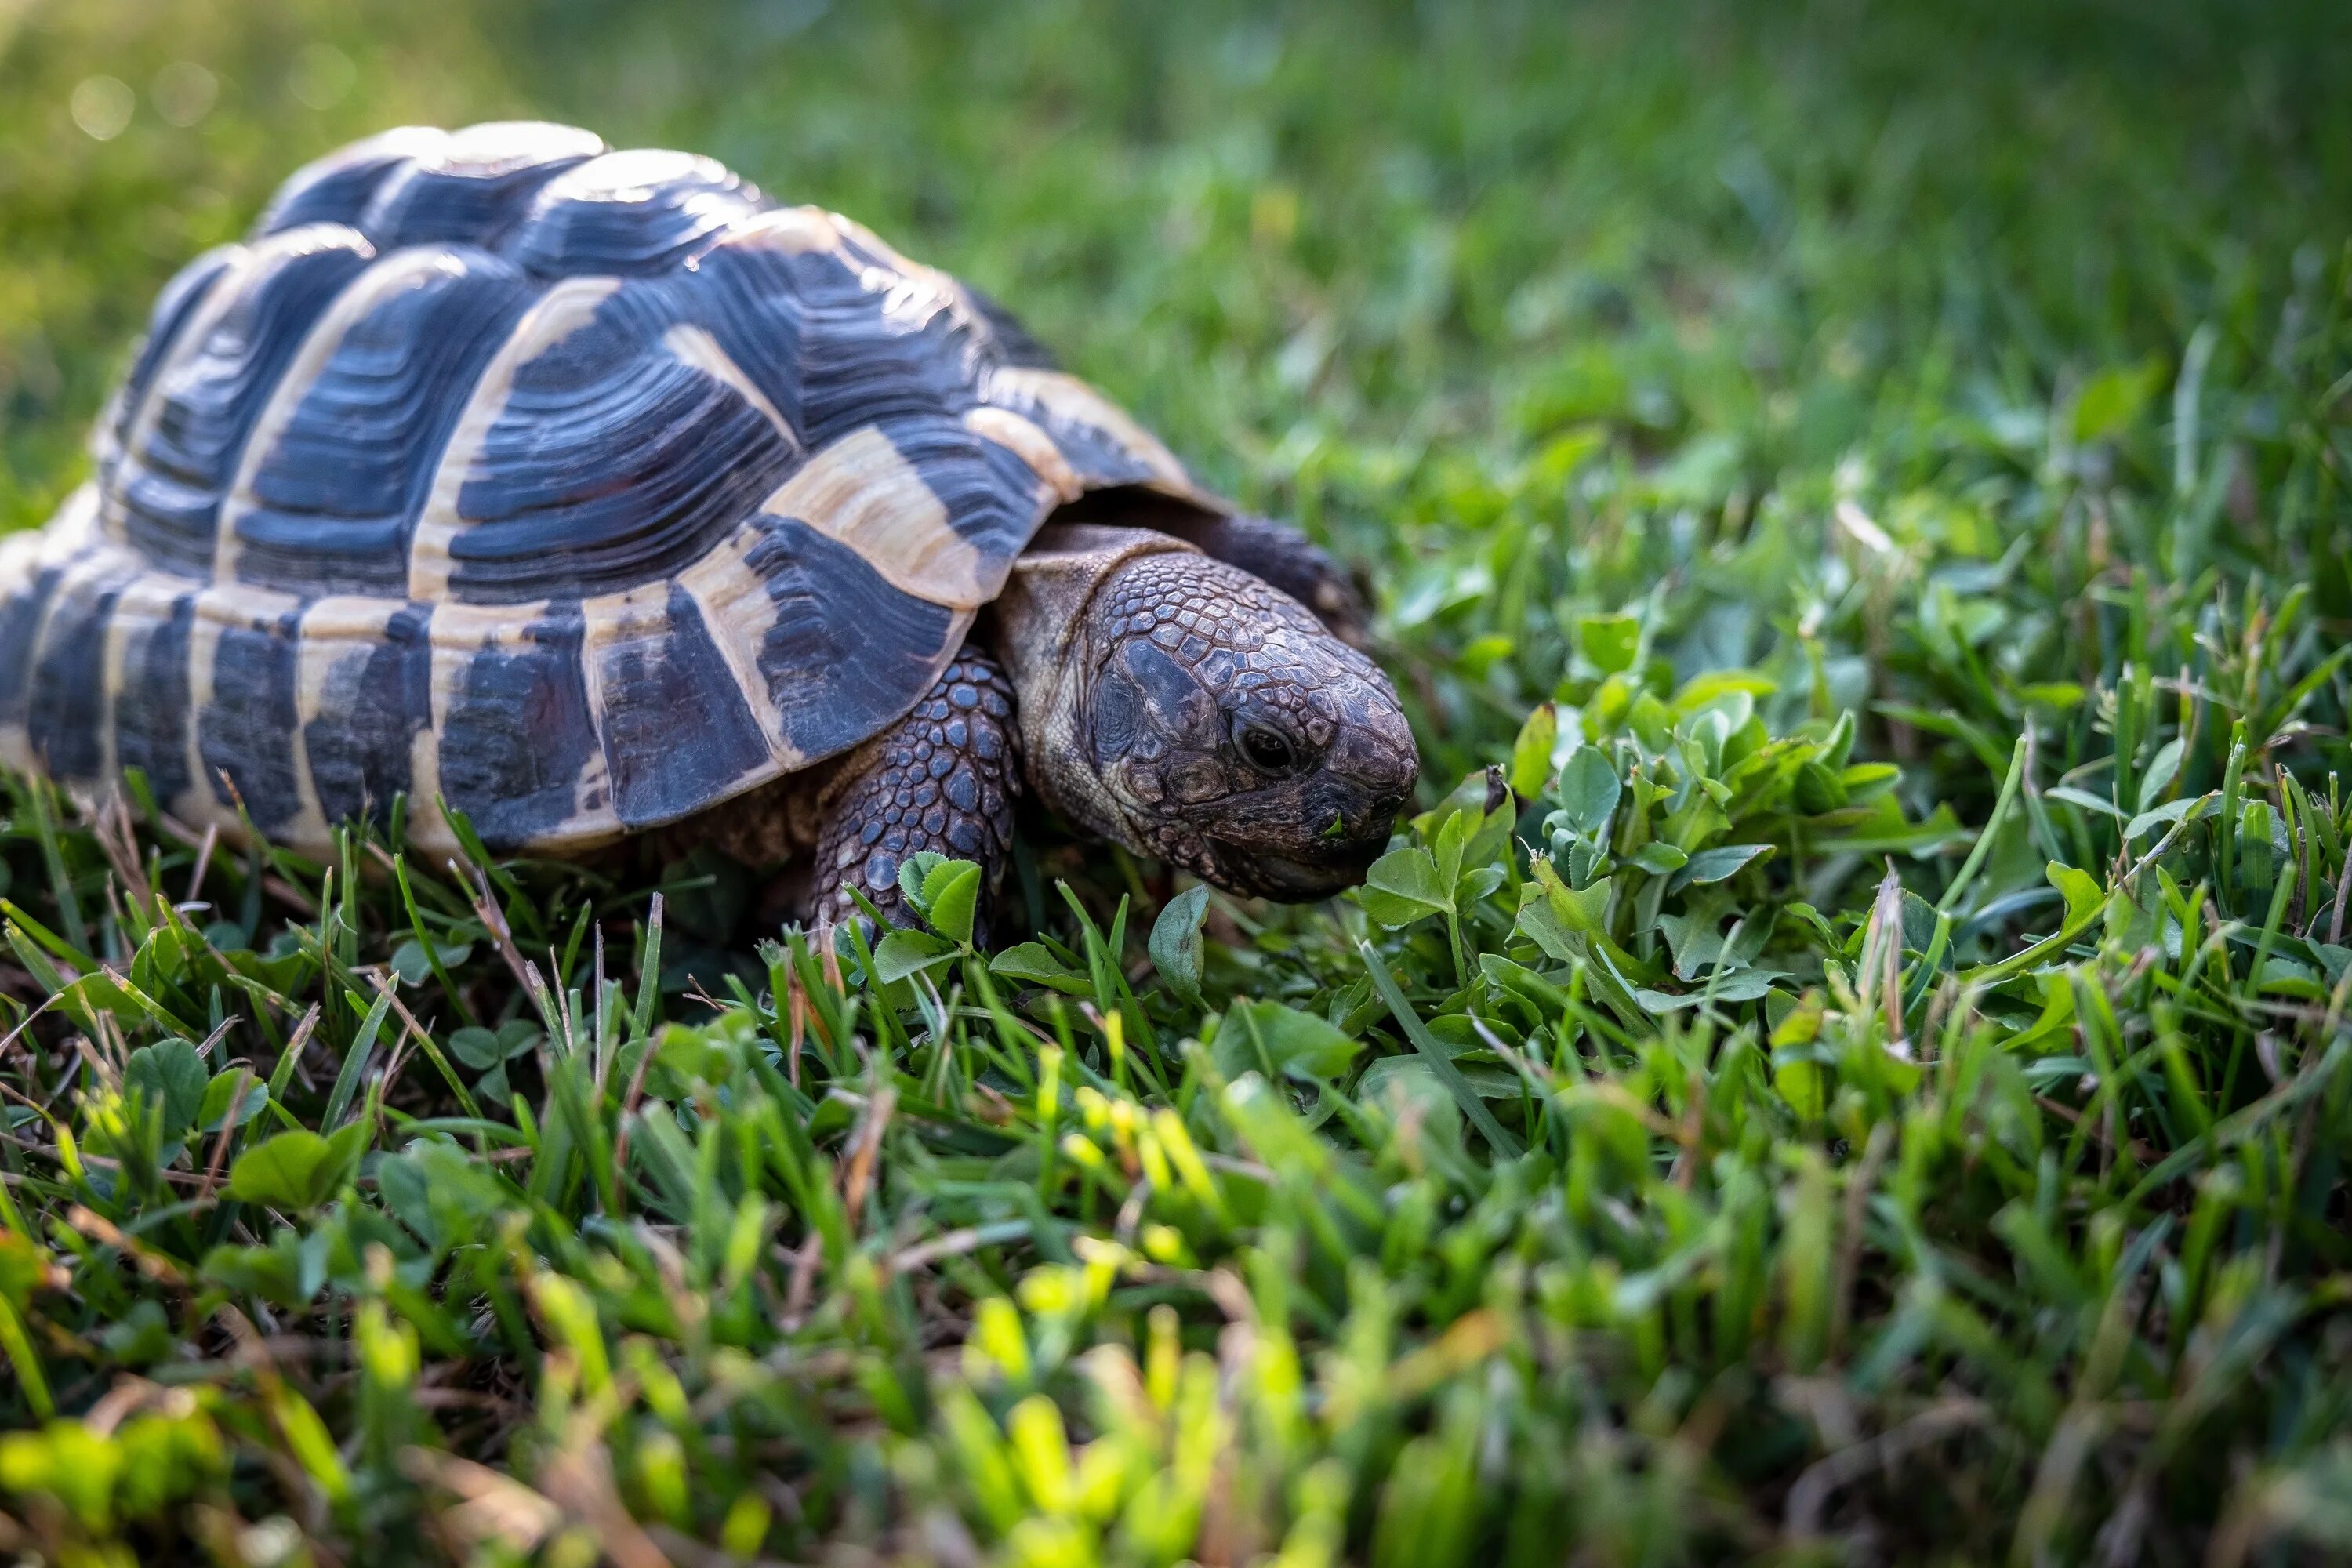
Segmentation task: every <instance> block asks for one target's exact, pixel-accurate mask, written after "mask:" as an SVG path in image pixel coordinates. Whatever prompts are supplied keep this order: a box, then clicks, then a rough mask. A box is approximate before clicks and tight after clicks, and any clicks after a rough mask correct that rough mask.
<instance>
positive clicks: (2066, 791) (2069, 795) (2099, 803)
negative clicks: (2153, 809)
mask: <svg viewBox="0 0 2352 1568" xmlns="http://www.w3.org/2000/svg"><path fill="white" fill-rule="evenodd" d="M2042 795H2045V796H2047V797H2048V798H2049V799H2051V800H2063V801H2064V802H2065V803H2066V804H2067V805H2079V806H2081V807H2082V808H2083V809H2084V811H2095V812H2097V813H2099V814H2100V815H2101V816H2112V817H2114V818H2115V819H2116V821H2118V822H2120V821H2122V820H2123V816H2124V814H2123V810H2122V808H2121V807H2119V806H2117V805H2116V803H2115V802H2114V801H2111V800H2103V799H2101V798H2100V797H2099V796H2097V795H2093V794H2092V793H2091V792H2090V791H2088V790H2082V789H2076V788H2074V786H2073V785H2072V784H2059V785H2057V786H2056V787H2055V788H2052V789H2046V790H2043V791H2042Z"/></svg>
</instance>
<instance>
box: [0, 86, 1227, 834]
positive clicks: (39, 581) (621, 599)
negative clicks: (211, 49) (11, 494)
mask: <svg viewBox="0 0 2352 1568" xmlns="http://www.w3.org/2000/svg"><path fill="white" fill-rule="evenodd" d="M92 452H93V456H94V458H95V468H96V474H95V477H94V479H92V481H91V482H90V483H89V485H86V486H85V487H83V489H81V490H79V492H77V493H76V494H75V495H74V496H73V497H72V498H71V499H70V500H68V502H67V504H66V506H65V507H64V508H63V509H62V510H61V511H60V512H59V514H58V517H57V518H56V519H55V520H54V521H52V522H51V523H50V525H49V526H48V527H47V529H45V530H44V531H41V532H40V533H38V534H35V535H24V536H17V537H16V538H12V539H9V540H6V541H0V762H5V763H10V764H12V765H16V766H19V767H26V766H31V767H37V768H39V769H41V770H43V771H45V772H47V773H49V774H50V775H51V776H53V777H55V778H57V779H58V780H59V781H61V782H62V783H65V784H68V785H70V786H73V787H75V788H76V789H78V790H79V791H81V792H82V793H85V794H89V795H96V794H100V793H102V792H103V790H104V789H105V788H106V787H107V786H108V785H109V784H110V781H111V780H113V779H114V778H116V777H117V776H119V775H120V774H121V773H123V772H125V771H127V770H130V769H132V768H137V769H139V770H141V771H142V772H143V773H144V774H145V776H146V779H147V782H148V784H149V785H150V787H151V788H152V791H153V793H154V795H155V796H156V798H157V799H158V800H159V801H161V802H163V803H164V805H166V807H167V809H169V810H171V811H173V813H174V814H175V815H177V816H181V817H182V818H183V819H184V820H186V821H190V822H194V823H203V822H206V821H211V822H216V823H220V824H223V825H225V826H237V825H238V824H239V822H240V818H242V819H243V820H249V821H250V822H251V823H252V825H253V826H255V827H256V828H257V829H258V830H260V831H261V832H262V833H263V834H265V835H267V836H268V837H271V838H272V839H274V840H277V841H278V842H280V843H284V844H288V845H289V846H291V847H296V848H299V849H305V850H310V851H312V852H317V851H321V850H324V849H326V848H327V847H330V846H331V843H332V841H333V829H334V826H335V825H336V824H337V823H339V822H341V821H344V820H349V819H353V818H373V819H377V820H379V821H380V820H382V819H383V816H384V815H385V813H386V812H387V810H388V809H389V806H390V804H391V802H392V801H393V799H394V796H396V795H406V796H407V797H408V798H409V800H410V802H411V805H410V810H409V817H408V820H409V825H410V827H409V831H410V836H411V837H412V838H414V839H416V840H418V841H419V842H421V843H423V844H424V845H425V846H427V847H446V846H449V845H452V844H454V842H455V837H454V834H453V833H452V831H451V829H450V827H449V825H448V824H447V822H446V820H445V819H444V818H443V816H442V815H441V813H440V812H439V811H438V810H436V809H435V803H436V802H446V805H447V806H448V808H449V809H450V810H452V811H457V812H462V813H463V814H464V815H465V816H466V817H467V819H468V820H469V821H470V823H471V824H472V826H473V827H474V828H475V830H476V831H477V832H478V833H479V835H480V836H481V837H482V839H483V840H484V841H485V842H486V843H487V844H488V845H489V846H490V847H492V848H494V849H498V850H500V851H512V850H520V849H548V850H562V849H567V848H576V847H585V846H588V845H591V844H593V843H596V842H600V841H603V840H604V839H608V838H611V837H615V836H618V835H620V834H622V833H625V832H627V831H630V830H634V829H637V828H642V827H647V826H656V825H659V824H663V823H667V822H672V821H675V820H677V819H679V818H681V817H684V816H690V815H692V814H693V813H695V812H698V811H700V810H702V809H704V808H706V807H709V806H710V805H715V804H717V803H718V802H719V801H721V800H724V799H726V798H728V797H730V796H731V795H736V794H739V793H740V792H742V791H744V790H747V789H750V788H752V787H754V786H756V785H758V784H763V783H766V782H768V781H770V780H772V779H774V778H776V777H778V776H780V775H782V774H783V773H787V772H790V771H792V770H794V769H797V768H801V767H804V766H806V765H808V764H809V763H814V762H816V761H819V760H820V759H823V758H825V757H829V756H832V755H835V754H836V753H838V752H842V751H844V750H846V749H847V748H849V747H851V746H854V745H856V744H857V743H858V742H861V741H863V740H865V739H866V738H867V737H869V736H870V735H872V734H874V733H875V732H876V731H878V730H880V729H881V728H882V727H884V726H885V725H887V724H888V723H889V722H891V721H893V720H895V719H897V718H898V717H899V716H900V715H901V714H903V713H904V712H905V711H907V710H908V708H909V707H911V706H912V704H913V703H914V702H915V701H916V700H917V699H919V697H920V695H921V694H922V692H923V691H925V690H926V689H928V688H929V685H930V683H931V682H932V680H933V679H935V678H936V677H937V675H938V673H939V672H940V669H942V668H944V667H945V666H946V664H947V662H948V661H949V660H950V658H952V657H953V656H954V654H955V653H956V651H957V649H958V647H960V646H961V643H962V641H963V638H964V636H965V633H966V631H967V630H968V629H969V627H970V626H971V621H972V618H973V615H974V613H975V612H976V611H977V609H978V608H979V607H980V606H981V605H984V604H986V603H987V602H988V601H989V600H990V599H991V598H992V597H993V596H994V595H996V594H997V593H998V592H999V590H1000V589H1001V588H1002V587H1003V583H1004V579H1005V575H1006V573H1007V571H1008V569H1009V567H1010V564H1011V563H1012V561H1013V557H1014V556H1015V555H1017V554H1018V553H1019V552H1020V551H1021V550H1022V549H1023V547H1024V545H1025V544H1026V543H1027V542H1028V540H1029V538H1030V536H1031V534H1032V533H1033V532H1034V531H1035V530H1036V528H1037V526H1038V525H1039V523H1040V522H1042V521H1044V519H1045V516H1046V515H1047V514H1048V513H1049V512H1050V511H1051V510H1053V509H1054V508H1055V507H1056V506H1059V505H1061V504H1063V503H1065V502H1066V501H1068V500H1072V499H1075V498H1076V496H1078V495H1079V494H1081V493H1083V492H1084V491H1087V490H1089V489H1097V488H1101V487H1105V486H1124V485H1135V486H1143V487H1148V488H1150V489H1157V490H1160V491H1162V492H1164V493H1167V494H1171V495H1174V496H1178V497H1181V498H1183V499H1186V500H1191V501H1192V502H1194V503H1195V504H1199V505H1202V506H1208V507H1216V506H1217V504H1218V503H1217V502H1215V501H1214V500H1213V498H1210V497H1208V496H1206V495H1204V494H1203V493H1202V492H1201V491H1200V490H1199V489H1197V488H1195V487H1194V486H1193V484H1192V481H1191V480H1190V479H1188V478H1187V477H1186V475H1185V473H1184V470H1183V468H1181V465H1180V464H1178V463H1177V461H1176V460H1175V458H1172V457H1171V455H1170V454H1169V453H1168V451H1167V449H1166V448H1165V447H1162V446H1161V445H1160V443H1159V442H1158V441H1157V440H1155V439H1153V438H1152V437H1150V435H1149V434H1147V433H1146V432H1145V431H1144V430H1142V429H1141V428H1140V427H1139V426H1138V425H1137V424H1136V423H1135V422H1134V420H1133V419H1131V418H1130V417H1129V416H1127V415H1126V414H1124V413H1123V412H1122V411H1120V410H1119V409H1118V407H1117V406H1116V405H1113V404H1112V403H1111V402H1110V401H1109V400H1108V399H1107V398H1105V397H1104V396H1102V395H1100V394H1099V393H1097V392H1096V391H1095V390H1094V389H1093V388H1091V387H1089V386H1087V384H1084V383H1083V382H1080V381H1078V380H1076V378H1074V377H1072V376H1069V375H1066V374H1062V373H1061V372H1059V371H1057V370H1055V369H1054V368H1052V366H1051V364H1050V363H1048V362H1047V361H1046V360H1045V358H1044V356H1043V355H1042V354H1041V353H1038V351H1037V350H1036V347H1035V345H1034V342H1032V341H1031V340H1030V339H1029V338H1028V337H1027V336H1026V335H1025V334H1024V333H1023V332H1022V331H1021V330H1020V329H1019V328H1018V327H1017V326H1016V325H1014V324H1013V322H1012V321H1010V320H1009V319H1008V318H1006V317H1005V316H1004V315H1003V312H1002V311H1000V310H997V309H996V308H995V307H994V306H993V305H992V304H991V303H989V302H988V301H987V300H984V299H982V297H980V296H979V295H977V294H976V293H974V292H973V291H971V290H969V289H965V288H964V287H962V286H961V284H959V283H958V282H957V281H956V280H955V279H952V278H950V277H949V276H948V275H947V274H945V273H943V272H940V271H938V270H936V269H934V268H928V267H923V266H919V265H918V264H916V263H914V262H911V261H908V259H907V258H904V257H903V256H900V255H899V254H898V252H897V251H895V250H893V249H892V248H891V247H888V246H887V245H886V244H884V243H883V242H882V241H881V240H880V239H878V238H877V237H875V236H874V235H872V234H871V233H869V232H867V231H866V229H864V228H862V227H860V226H857V225H856V224H855V223H852V222H850V221H849V220H847V219H845V218H843V217H840V216H835V215H833V214H829V213H825V212H822V211H819V210H816V209H814V208H811V207H780V206H777V205H774V204H773V203H772V202H770V201H769V200H768V199H767V198H766V197H765V196H763V195H761V193H760V192H759V191H758V190H757V189H756V188H754V187H753V186H751V185H750V184H746V183H744V182H743V181H742V180H740V179H739V178H738V177H736V176H735V175H734V174H730V172H729V171H728V170H727V169H725V168H724V167H722V166H721V165H719V164H718V163H713V162H711V161H710V160H709V159H707V158H698V157H693V156H689V155H688V154H684V153H664V152H624V153H615V152H611V151H608V150H606V149H605V148H604V144H603V143H602V142H599V141H598V140H597V139H596V138H595V137H593V135H591V134H589V133H588V132H583V131H575V130H572V129H569V128H566V127H562V126H553V125H541V124H495V125H478V126H475V127H472V128H470V129H467V130H464V131H459V132H440V131H434V130H425V129H404V130H400V131H394V132H386V133H385V134H383V135H381V136H377V137H374V138H372V139H371V140H369V141H366V142H359V143H357V144H355V145H353V146H351V147H347V148H345V149H343V150H341V152H338V153H333V154H331V155H330V156H328V157H326V158H324V159H321V160H320V161H319V162H317V163H312V164H310V166H308V167H307V168H305V169H303V170H301V171H300V172H299V173H298V174H295V175H294V176H293V177H292V178H291V179H290V180H289V181H288V182H287V183H286V184H285V185H284V186H283V187H282V188H281V189H280V190H279V192H278V195H277V197H276V198H275V200H273V201H272V202H271V204H270V205H269V206H268V210H267V211H266V212H265V214H264V215H263V216H262V218H261V220H260V222H259V224H258V225H257V226H256V229H255V231H254V233H253V235H252V236H251V237H250V238H249V239H247V241H246V242H245V243H243V244H241V245H233V246H229V247H224V248H222V249H220V250H216V251H214V252H212V253H210V254H207V255H205V256H202V257H199V258H197V259H196V260H194V262H192V263H190V264H189V265H188V267H187V268H185V269H184V271H182V272H181V274H180V275H179V276H178V277H177V278H175V279H173V282H172V283H171V284H170V285H169V286H168V287H167V288H166V289H164V291H163V296H162V298H161V299H160V300H158V302H157V304H156V307H155V310H154V315H153V320H152V325H151V330H150V332H149V335H148V338H147V340H146V342H145V343H144V345H143V346H142V349H141V351H140V352H139V353H138V354H137V355H136V356H135V359H134V361H133V363H132V364H131V370H130V372H129V374H128V375H127V376H126V378H125V380H124V382H123V384H122V385H121V388H120V389H119V391H118V393H117V395H116V396H115V398H114V399H113V401H112V403H111V404H110V405H109V408H108V411H107V413H106V414H105V416H103V417H102V418H101V419H100V423H99V426H98V429H97V430H96V432H95V433H94V436H93V438H92Z"/></svg>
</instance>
